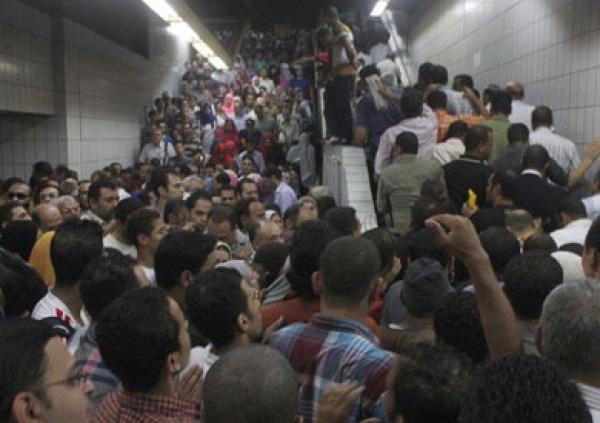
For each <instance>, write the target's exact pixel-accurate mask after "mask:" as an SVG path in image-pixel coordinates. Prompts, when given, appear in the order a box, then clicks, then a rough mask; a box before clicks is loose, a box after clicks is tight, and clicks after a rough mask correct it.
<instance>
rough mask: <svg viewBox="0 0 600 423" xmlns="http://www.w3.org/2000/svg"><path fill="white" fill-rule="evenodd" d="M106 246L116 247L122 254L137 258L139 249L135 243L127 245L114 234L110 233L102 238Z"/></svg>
mask: <svg viewBox="0 0 600 423" xmlns="http://www.w3.org/2000/svg"><path fill="white" fill-rule="evenodd" d="M102 243H103V244H104V248H114V249H115V250H117V251H120V252H121V253H122V254H124V255H126V256H128V257H131V258H132V259H134V260H137V249H136V248H135V245H127V244H124V243H123V242H121V241H119V240H118V239H117V238H116V237H115V236H114V235H113V234H108V235H106V236H105V237H104V239H103V240H102Z"/></svg>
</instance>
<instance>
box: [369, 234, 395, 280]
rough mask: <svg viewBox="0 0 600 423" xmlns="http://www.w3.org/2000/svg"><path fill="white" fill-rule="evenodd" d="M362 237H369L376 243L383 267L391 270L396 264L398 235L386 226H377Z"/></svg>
mask: <svg viewBox="0 0 600 423" xmlns="http://www.w3.org/2000/svg"><path fill="white" fill-rule="evenodd" d="M362 237H363V238H365V239H368V240H369V241H371V242H372V243H373V245H375V247H376V248H377V251H378V252H379V257H380V258H381V269H382V270H386V271H388V270H390V269H391V267H392V266H393V264H394V258H395V257H396V244H397V241H396V237H395V236H394V234H393V233H392V231H390V230H389V229H386V228H375V229H371V230H369V231H367V232H365V233H364V234H362Z"/></svg>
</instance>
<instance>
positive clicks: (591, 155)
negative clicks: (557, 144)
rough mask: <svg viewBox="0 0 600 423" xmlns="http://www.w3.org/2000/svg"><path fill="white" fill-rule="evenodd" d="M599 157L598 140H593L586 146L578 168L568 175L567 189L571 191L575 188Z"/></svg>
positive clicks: (599, 139)
mask: <svg viewBox="0 0 600 423" xmlns="http://www.w3.org/2000/svg"><path fill="white" fill-rule="evenodd" d="M598 156H600V138H594V140H593V141H592V143H591V144H590V145H589V146H588V148H587V150H586V152H585V156H584V158H583V160H582V161H581V163H579V166H577V167H576V168H575V169H573V171H572V172H571V173H570V174H569V181H568V182H567V188H569V189H571V188H573V187H575V186H576V185H577V184H578V183H579V181H581V180H582V179H583V177H584V176H585V174H586V173H587V172H588V170H590V168H591V167H592V165H593V164H594V162H595V161H596V159H597V158H598Z"/></svg>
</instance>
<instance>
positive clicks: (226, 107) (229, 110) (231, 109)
mask: <svg viewBox="0 0 600 423" xmlns="http://www.w3.org/2000/svg"><path fill="white" fill-rule="evenodd" d="M223 112H225V115H227V117H228V118H230V119H233V118H234V117H235V104H234V103H233V94H232V93H227V94H225V100H223Z"/></svg>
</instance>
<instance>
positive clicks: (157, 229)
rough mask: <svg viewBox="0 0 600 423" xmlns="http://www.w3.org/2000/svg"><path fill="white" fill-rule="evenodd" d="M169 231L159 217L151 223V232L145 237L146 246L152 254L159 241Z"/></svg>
mask: <svg viewBox="0 0 600 423" xmlns="http://www.w3.org/2000/svg"><path fill="white" fill-rule="evenodd" d="M168 231H169V226H168V225H167V224H166V223H165V222H164V221H163V219H162V218H161V217H159V218H158V219H156V220H155V221H154V222H152V232H150V236H146V246H147V248H148V249H149V250H150V252H151V253H152V254H154V253H156V250H157V249H158V244H160V240H161V239H162V238H163V237H164V236H165V235H166V234H167V232H168Z"/></svg>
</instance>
